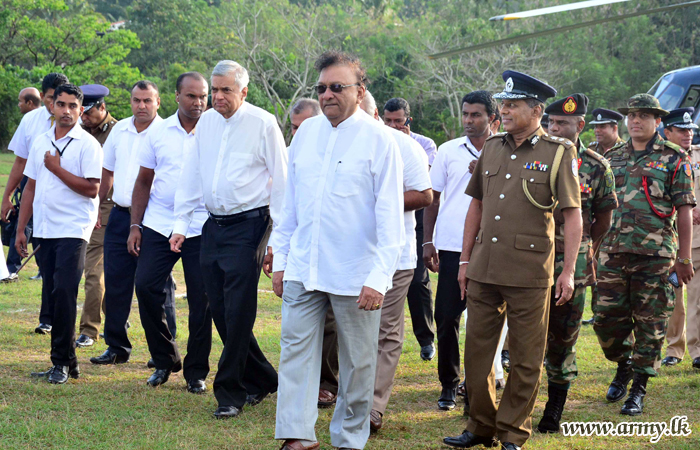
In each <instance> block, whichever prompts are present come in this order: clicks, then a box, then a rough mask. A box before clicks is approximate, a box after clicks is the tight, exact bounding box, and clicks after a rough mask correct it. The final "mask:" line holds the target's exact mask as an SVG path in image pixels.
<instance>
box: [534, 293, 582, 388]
mask: <svg viewBox="0 0 700 450" xmlns="http://www.w3.org/2000/svg"><path fill="white" fill-rule="evenodd" d="M554 291H555V290H554V288H552V294H551V299H550V304H549V331H548V332H547V352H546V353H545V357H544V364H545V368H546V369H547V378H548V380H549V383H550V384H558V385H565V386H566V387H567V388H568V387H569V384H570V383H571V382H572V381H574V380H575V379H576V377H577V376H578V368H577V367H576V340H578V333H579V331H580V330H581V319H582V317H583V308H584V306H585V302H586V286H581V287H576V288H575V289H574V293H573V295H572V297H571V300H569V301H568V302H566V303H564V304H563V305H561V306H557V299H556V298H555V297H554Z"/></svg>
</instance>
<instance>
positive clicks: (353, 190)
mask: <svg viewBox="0 0 700 450" xmlns="http://www.w3.org/2000/svg"><path fill="white" fill-rule="evenodd" d="M364 180H365V175H364V174H363V173H362V172H360V171H352V172H351V171H342V172H336V173H335V177H334V178H333V188H332V189H331V193H332V194H333V195H336V196H338V197H342V198H346V197H353V196H355V195H359V194H360V191H361V190H362V186H363V185H364V184H365V183H364Z"/></svg>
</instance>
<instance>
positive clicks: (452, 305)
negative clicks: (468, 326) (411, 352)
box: [435, 250, 467, 389]
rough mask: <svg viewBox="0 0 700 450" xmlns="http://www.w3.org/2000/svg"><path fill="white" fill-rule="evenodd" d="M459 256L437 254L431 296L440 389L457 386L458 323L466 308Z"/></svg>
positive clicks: (447, 253)
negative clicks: (461, 293)
mask: <svg viewBox="0 0 700 450" xmlns="http://www.w3.org/2000/svg"><path fill="white" fill-rule="evenodd" d="M459 255H460V253H459V252H448V251H443V250H440V251H439V252H438V256H439V257H440V270H439V271H438V276H439V279H438V285H437V292H436V293H435V323H436V324H437V354H438V377H439V378H440V384H442V387H443V388H448V389H449V388H456V387H457V385H458V384H459V377H460V373H459V363H460V357H459V323H460V321H461V320H462V313H463V312H464V310H465V309H466V308H467V299H466V296H465V298H464V300H460V298H459V282H457V274H458V273H459Z"/></svg>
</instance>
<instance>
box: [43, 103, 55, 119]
mask: <svg viewBox="0 0 700 450" xmlns="http://www.w3.org/2000/svg"><path fill="white" fill-rule="evenodd" d="M42 109H43V111H42V114H43V116H44V120H51V118H52V117H53V114H51V113H50V112H49V109H48V108H47V107H46V106H42Z"/></svg>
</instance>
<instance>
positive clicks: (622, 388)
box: [593, 94, 695, 416]
mask: <svg viewBox="0 0 700 450" xmlns="http://www.w3.org/2000/svg"><path fill="white" fill-rule="evenodd" d="M620 112H621V113H623V114H626V115H627V127H628V130H629V133H630V137H631V138H630V140H629V141H627V142H626V143H624V144H619V145H617V146H615V147H613V148H612V149H610V150H608V152H606V154H605V157H606V158H607V159H608V161H609V163H610V166H611V167H612V170H613V174H614V176H615V186H616V188H615V189H616V191H617V198H618V199H619V202H620V206H619V207H618V208H617V209H616V210H615V212H614V214H613V225H612V228H611V231H610V233H609V234H608V235H607V236H606V238H605V240H604V241H603V245H602V247H601V255H600V260H599V265H598V294H599V298H598V302H597V304H596V305H595V309H594V311H593V312H594V314H595V321H594V323H593V327H594V329H595V332H596V334H597V335H598V340H599V342H600V345H601V347H602V348H603V352H604V353H605V357H606V358H607V359H608V360H610V361H613V362H616V363H617V364H618V368H617V373H616V375H615V378H614V379H613V381H612V383H611V384H610V387H609V389H608V392H607V395H606V398H607V400H608V401H610V402H616V401H618V400H621V399H622V398H623V397H624V396H625V395H626V393H627V384H628V383H629V381H630V379H631V378H633V377H634V381H633V383H632V388H631V389H630V391H629V396H628V398H627V400H626V401H625V404H624V406H623V407H622V409H621V410H620V413H621V414H626V415H632V416H635V415H639V414H641V413H642V410H643V400H644V396H645V395H646V385H647V380H648V379H649V377H653V376H656V369H658V368H659V367H660V354H661V347H662V345H663V341H664V336H665V335H666V325H667V322H668V316H669V313H670V312H671V311H672V310H673V305H674V301H675V295H674V291H673V286H672V285H671V281H670V278H671V274H673V272H675V273H676V276H677V277H678V281H679V282H680V283H688V282H689V281H690V280H691V278H692V277H693V274H694V272H693V265H692V261H691V259H690V256H691V248H690V245H691V233H692V216H691V214H692V209H693V207H694V206H695V195H694V193H693V179H692V168H691V164H690V160H689V159H688V155H687V153H686V152H685V151H684V150H683V149H681V148H680V147H678V146H677V145H675V144H672V143H670V142H668V141H665V140H664V139H662V138H661V137H659V135H658V133H657V132H656V128H657V127H658V126H659V124H660V123H661V117H662V116H665V115H667V114H668V112H667V111H665V110H663V109H661V106H660V105H659V101H658V100H657V99H655V98H654V97H652V96H651V95H648V94H638V95H635V96H633V97H632V98H630V100H629V101H628V107H626V108H620ZM674 221H677V227H674ZM676 229H677V230H678V231H677V232H676ZM676 256H678V258H677V259H676Z"/></svg>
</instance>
